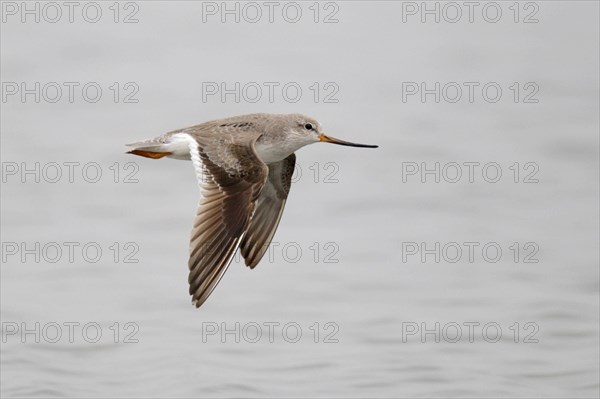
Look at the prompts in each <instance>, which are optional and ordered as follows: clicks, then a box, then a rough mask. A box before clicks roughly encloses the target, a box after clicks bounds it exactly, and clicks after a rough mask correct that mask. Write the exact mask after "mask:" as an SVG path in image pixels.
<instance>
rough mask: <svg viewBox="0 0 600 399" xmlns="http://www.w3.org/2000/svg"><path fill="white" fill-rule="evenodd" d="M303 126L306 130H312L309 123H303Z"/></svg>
mask: <svg viewBox="0 0 600 399" xmlns="http://www.w3.org/2000/svg"><path fill="white" fill-rule="evenodd" d="M304 128H305V129H306V130H312V128H313V125H311V124H310V123H307V124H306V125H304Z"/></svg>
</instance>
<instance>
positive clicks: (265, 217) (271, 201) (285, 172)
mask: <svg viewBox="0 0 600 399" xmlns="http://www.w3.org/2000/svg"><path fill="white" fill-rule="evenodd" d="M295 164H296V155H294V154H292V155H290V156H289V157H287V158H285V159H284V160H282V161H279V162H274V163H270V164H269V178H268V179H267V183H266V184H265V186H264V188H263V190H262V192H261V193H260V196H259V197H258V199H257V200H256V207H255V210H254V214H253V215H252V219H251V221H250V226H249V227H248V231H247V232H246V234H245V235H244V238H243V239H242V243H241V245H240V250H241V252H242V255H243V256H244V260H245V261H246V265H247V266H249V267H250V268H252V269H253V268H254V267H255V266H256V265H257V264H258V262H260V260H261V258H262V257H263V255H264V254H265V252H266V250H267V248H268V246H269V244H270V243H271V239H272V238H273V235H274V234H275V230H277V225H278V224H279V220H280V219H281V214H282V213H283V207H284V206H285V201H286V199H287V196H288V193H289V192H290V186H291V184H292V174H293V173H294V165H295Z"/></svg>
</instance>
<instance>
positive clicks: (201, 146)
mask: <svg viewBox="0 0 600 399" xmlns="http://www.w3.org/2000/svg"><path fill="white" fill-rule="evenodd" d="M184 134H185V133H184ZM188 136H189V146H190V156H191V159H192V162H193V164H194V169H195V170H196V176H197V177H198V183H199V185H200V192H201V194H202V197H201V199H200V203H199V205H198V210H197V211H196V218H195V220H194V226H193V228H192V235H191V240H190V258H189V263H188V265H189V269H190V274H189V278H188V282H189V284H190V295H192V302H193V303H194V304H195V305H196V307H200V305H202V304H203V303H204V301H206V299H207V298H208V296H209V295H210V294H211V292H212V291H213V289H214V288H215V286H216V285H217V284H218V282H219V280H220V279H221V277H222V276H223V273H225V270H227V267H228V266H229V263H230V262H231V260H232V259H233V256H234V254H235V251H236V249H237V248H238V246H239V243H240V238H241V237H242V235H243V234H244V232H245V231H246V229H247V228H248V225H249V222H250V217H251V215H252V213H253V210H254V203H255V201H256V199H257V198H258V196H259V194H260V191H261V189H262V187H263V186H264V184H265V181H266V179H267V175H268V171H269V169H268V167H267V165H266V164H265V163H263V162H262V161H261V160H260V159H259V158H258V155H257V154H256V151H255V150H254V143H255V141H256V139H257V138H258V137H259V136H260V134H254V135H253V134H248V135H246V136H244V138H243V139H242V140H241V141H240V138H239V136H238V137H236V140H234V137H233V136H232V135H231V134H227V133H223V134H219V135H218V136H215V135H211V136H203V135H197V134H188ZM246 137H247V138H246Z"/></svg>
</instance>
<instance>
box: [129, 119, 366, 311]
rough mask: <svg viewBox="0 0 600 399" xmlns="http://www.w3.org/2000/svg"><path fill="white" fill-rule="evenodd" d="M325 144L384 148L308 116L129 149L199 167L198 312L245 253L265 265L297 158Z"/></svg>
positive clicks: (180, 134) (193, 268)
mask: <svg viewBox="0 0 600 399" xmlns="http://www.w3.org/2000/svg"><path fill="white" fill-rule="evenodd" d="M317 142H326V143H333V144H340V145H345V146H351V147H365V148H377V146H376V145H367V144H356V143H350V142H347V141H343V140H339V139H336V138H333V137H330V136H327V135H325V134H324V133H323V132H322V131H321V125H320V124H319V123H318V122H317V121H316V120H315V119H313V118H310V117H307V116H304V115H300V114H288V115H276V114H250V115H243V116H235V117H231V118H226V119H220V120H215V121H210V122H206V123H202V124H200V125H196V126H191V127H188V128H184V129H178V130H175V131H172V132H168V133H165V134H164V135H162V136H159V137H156V138H153V139H149V140H145V141H140V142H136V143H132V144H128V146H129V147H132V148H133V149H132V150H131V151H129V152H128V153H129V154H135V155H139V156H142V157H146V158H152V159H159V158H163V157H169V158H175V159H183V160H190V159H191V161H192V164H193V166H194V170H195V172H196V177H197V180H198V184H199V186H200V195H201V198H200V202H199V205H198V209H197V211H196V217H195V219H194V225H193V228H192V234H191V239H190V256H189V261H188V266H189V270H190V273H189V277H188V282H189V285H190V289H189V292H190V295H191V296H192V303H193V304H195V305H196V307H200V306H201V305H202V304H203V303H204V302H205V301H206V299H207V298H208V296H209V295H210V294H211V293H212V291H213V290H214V288H215V287H216V285H217V284H218V283H219V280H220V279H221V277H222V276H223V274H224V273H225V270H227V267H228V266H229V263H230V262H231V260H232V259H233V257H234V255H235V252H236V250H237V249H238V248H240V251H241V254H242V256H243V257H244V261H245V263H246V265H247V266H249V267H250V268H252V269H253V268H254V267H255V266H256V265H257V264H258V263H259V262H260V260H261V258H262V257H263V255H264V254H265V252H266V250H267V248H268V246H269V244H270V242H271V239H272V238H273V235H274V234H275V230H276V229H277V225H278V224H279V220H280V219H281V214H282V212H283V207H284V205H285V202H286V199H287V196H288V193H289V191H290V185H291V179H292V174H293V172H294V165H295V163H296V155H295V154H294V152H295V151H297V150H299V149H300V148H302V147H304V146H305V145H308V144H312V143H317Z"/></svg>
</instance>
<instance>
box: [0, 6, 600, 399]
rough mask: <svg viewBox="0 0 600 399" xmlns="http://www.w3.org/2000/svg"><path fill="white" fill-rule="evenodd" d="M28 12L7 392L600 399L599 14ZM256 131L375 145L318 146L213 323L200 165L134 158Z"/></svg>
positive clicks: (9, 139)
mask: <svg viewBox="0 0 600 399" xmlns="http://www.w3.org/2000/svg"><path fill="white" fill-rule="evenodd" d="M7 3H10V4H11V6H10V7H8V6H7ZM21 4H25V3H21V2H3V3H2V7H3V18H4V19H5V20H3V23H2V25H1V36H2V38H1V55H2V60H1V68H2V69H1V75H2V76H1V80H2V82H3V88H2V89H3V91H2V95H3V99H2V104H1V106H2V110H1V111H2V115H1V141H0V142H1V157H2V179H3V180H2V192H1V200H2V201H1V211H2V213H1V216H2V227H1V232H2V265H1V274H0V280H1V296H0V299H1V305H0V310H1V321H2V344H1V345H2V347H1V373H0V377H1V390H0V392H1V394H2V397H5V398H9V397H232V396H235V397H598V395H599V389H600V388H599V387H600V385H599V380H598V378H599V377H598V375H599V364H598V362H599V341H598V325H599V256H598V241H599V234H598V223H599V222H598V220H599V212H598V200H599V194H598V185H599V163H598V160H599V148H598V145H599V140H598V137H599V118H598V116H599V80H598V70H599V61H598V60H599V48H600V46H599V43H598V42H599V23H598V18H599V5H598V2H596V1H575V2H566V1H538V2H529V3H527V2H520V3H516V4H517V5H516V6H515V5H514V4H513V2H497V3H494V4H496V6H494V5H492V6H489V5H488V3H487V2H481V3H477V4H478V6H477V7H476V8H474V11H473V15H472V17H473V21H472V22H471V21H469V10H468V8H467V7H465V6H464V5H461V4H462V3H454V4H458V5H459V6H458V7H459V9H458V10H459V11H460V12H461V14H460V15H461V17H460V19H459V20H457V21H456V22H452V21H454V19H455V18H458V17H456V15H457V14H455V11H456V10H455V9H451V8H447V7H446V6H445V3H441V2H427V3H426V4H427V6H428V7H430V9H433V10H435V9H436V8H435V7H438V10H439V17H440V19H439V22H436V21H435V15H433V16H431V15H429V16H428V14H427V13H423V9H421V7H422V4H425V3H421V2H392V1H379V2H367V1H339V2H329V3H327V2H322V3H316V4H315V3H314V2H298V3H295V4H297V7H299V8H300V10H301V12H302V14H301V18H300V19H299V21H298V22H295V23H294V22H291V21H292V20H295V18H296V17H295V16H294V15H295V14H293V12H295V10H296V9H295V8H294V9H290V8H289V7H296V6H289V5H288V3H276V5H277V7H276V8H274V9H273V10H274V11H273V22H269V20H268V18H269V15H268V11H269V9H268V8H267V6H265V5H264V4H263V3H262V2H258V3H253V4H254V5H252V6H250V7H254V8H248V6H247V5H246V4H245V3H237V6H236V3H235V2H228V3H227V5H224V4H223V3H221V2H212V3H211V2H209V3H206V2H205V3H201V2H192V1H179V2H178V1H175V2H167V1H137V2H129V3H119V4H118V7H117V9H118V11H119V13H118V15H117V14H115V6H114V5H113V2H98V3H96V4H97V5H98V7H99V8H100V10H101V12H102V15H101V18H100V20H99V21H98V22H96V23H92V22H89V21H88V20H90V19H93V18H91V17H89V15H87V14H86V15H87V16H86V18H87V19H88V20H86V19H85V18H83V16H82V13H81V12H82V10H83V8H84V6H85V5H86V4H87V3H79V6H78V7H77V8H75V11H74V14H73V18H74V20H73V22H69V20H68V13H67V11H68V10H67V8H66V7H65V6H64V5H61V4H62V3H58V4H59V7H61V10H62V19H60V20H59V21H58V22H56V23H52V22H49V21H48V19H52V18H53V16H54V15H55V14H54V11H55V10H52V9H45V11H44V9H43V8H42V6H43V3H37V2H28V3H27V4H28V5H29V6H30V7H31V9H34V10H35V8H34V7H35V4H38V6H39V7H40V13H43V12H45V13H46V14H40V15H41V17H40V21H39V22H36V21H35V20H34V19H33V17H32V16H28V17H27V15H25V16H26V17H27V18H25V21H24V22H23V21H22V19H21V17H22V15H21V12H22V10H21V9H20V8H19V7H21ZM436 4H437V5H436ZM226 6H228V7H230V8H229V9H230V10H233V11H232V12H233V13H235V12H236V10H238V11H239V14H238V16H239V22H236V21H235V14H231V15H228V14H226V13H225V14H223V9H221V7H226ZM7 7H8V8H7ZM15 7H16V8H15ZM111 7H113V8H111ZM235 7H238V8H235ZM244 7H246V8H244ZM285 7H287V8H285ZM490 7H491V8H490ZM496 7H499V9H500V11H501V15H500V17H499V20H498V21H496V22H490V21H493V20H495V18H496V17H495V16H494V15H495V14H494V12H495V11H496ZM511 7H512V8H511ZM515 7H516V8H515ZM284 8H285V10H286V11H285V12H288V13H289V14H282V12H283V11H282V10H283V9H284ZM484 8H485V10H486V11H485V12H486V13H487V14H485V15H484V14H482V12H483V10H484ZM256 9H258V10H260V12H261V14H260V15H261V16H260V18H259V17H258V14H255V12H256ZM15 10H16V11H15ZM86 10H87V9H86ZM316 10H318V11H319V13H318V15H317V14H316ZM88 11H89V12H90V13H91V12H92V11H93V10H91V9H90V10H87V11H86V12H88ZM517 11H519V12H518V13H517ZM34 12H35V11H34ZM434 12H435V11H434ZM90 15H91V14H90ZM284 16H285V18H284ZM484 17H485V18H484ZM115 18H116V19H117V21H118V22H115ZM126 18H127V19H128V21H129V22H132V23H124V19H126ZM222 18H224V19H225V21H224V22H222V20H221V19H222ZM257 18H258V19H257ZM422 18H424V22H423V21H422ZM315 19H317V22H315ZM515 19H516V21H517V22H515ZM135 20H137V22H135ZM325 20H327V22H328V23H325ZM525 21H527V23H525ZM36 82H39V83H40V86H39V90H37V95H39V97H40V98H39V102H36V99H35V96H36V89H35V87H36V86H35V83H36ZM52 82H55V83H56V85H58V86H60V87H61V88H62V97H61V98H60V99H58V100H57V101H56V102H52V101H54V100H55V99H56V98H57V94H56V85H55V84H50V85H48V84H49V83H52ZM65 82H74V83H73V84H72V87H73V99H72V100H73V101H72V102H71V101H70V100H69V98H68V94H69V92H68V87H69V86H68V85H65ZM223 82H224V83H225V89H226V90H230V92H229V93H230V94H226V95H225V97H224V99H221V91H220V90H221V89H222V86H221V83H223ZM236 82H239V85H240V86H239V87H240V88H239V91H237V93H236V90H235V87H236V86H235V84H236ZM436 82H438V83H439V89H438V90H437V91H436ZM22 83H24V84H25V86H24V89H25V90H27V89H30V94H25V95H24V97H21V95H22V94H23V93H22V89H23V86H22ZM89 83H93V84H91V85H89V86H86V90H89V92H85V93H84V90H83V87H84V86H85V85H86V84H89ZM115 83H116V86H115ZM315 83H316V86H315ZM421 83H424V84H425V86H421ZM68 84H70V83H68ZM75 84H77V85H75ZM515 84H516V86H515ZM269 85H271V86H269ZM286 85H287V86H286ZM484 86H485V87H486V90H487V91H486V92H485V93H484V92H483V87H484ZM97 87H100V88H101V89H102V95H101V97H100V98H99V99H98V101H97V102H93V100H94V101H95V98H96V97H94V96H95V94H94V90H95V88H97ZM257 87H259V88H260V90H261V92H260V93H261V97H260V98H258V97H257V93H258V92H257ZM269 87H273V92H272V93H271V94H272V97H273V98H271V99H269V89H268V88H269ZM284 87H286V89H285V90H289V91H284V90H283V88H284ZM298 87H300V89H301V90H302V92H301V95H297V93H296V92H295V91H294V90H297V88H298ZM457 87H458V88H459V89H460V90H461V92H460V93H461V97H460V98H457V95H458V93H459V92H458V91H457ZM469 87H472V88H473V93H472V94H473V98H472V101H470V99H469ZM498 87H499V88H500V89H501V96H500V97H499V98H498V97H497V94H498V93H497V88H498ZM44 88H45V89H44ZM215 88H216V89H215ZM317 88H318V92H317ZM117 89H118V90H117ZM421 89H425V90H429V92H426V93H425V95H424V98H421V94H422V92H421V91H420V90H421ZM15 90H17V91H16V92H15ZM31 90H33V91H31ZM53 90H54V91H53ZM210 90H213V91H210ZM214 90H219V92H218V93H216V94H214V93H213V92H214ZM414 90H419V92H418V93H416V94H411V93H413V92H414ZM15 93H16V94H15ZM31 93H33V94H31ZM232 93H233V94H232ZM427 93H429V94H427ZM236 94H237V95H238V97H239V98H237V99H236ZM436 95H438V96H439V102H436V98H435V97H436ZM315 96H317V97H315ZM133 100H137V102H131V101H133ZM296 100H297V101H296ZM455 100H456V101H455ZM294 101H296V102H294ZM453 101H455V102H453ZM253 112H270V113H291V112H299V113H304V114H307V115H310V116H313V117H315V118H317V119H318V120H319V121H320V123H321V124H322V125H323V126H324V129H325V130H326V132H327V133H328V134H330V135H332V136H334V137H339V138H341V139H345V140H350V141H356V142H362V143H369V144H378V145H379V146H380V147H379V148H378V149H376V150H371V149H358V148H349V147H341V146H334V145H329V144H315V145H313V146H309V147H307V148H303V149H301V150H300V151H299V152H298V153H297V157H298V164H299V168H298V170H297V173H296V177H295V182H294V184H293V186H292V189H291V193H290V197H289V200H288V202H287V205H286V209H285V212H284V215H283V218H282V222H281V225H280V227H279V229H278V231H277V234H276V235H275V238H274V241H275V243H274V244H273V246H272V250H271V251H270V252H269V254H268V255H267V256H266V257H265V258H264V259H263V261H262V262H261V264H260V265H258V266H257V267H256V269H254V270H250V269H248V268H246V267H245V266H244V264H243V261H242V260H240V259H239V257H238V258H237V259H236V260H234V262H233V263H232V264H231V266H230V268H229V270H228V271H227V273H226V274H225V276H224V277H223V279H222V280H221V282H220V284H219V286H218V287H217V289H216V290H215V291H214V292H213V294H212V295H211V297H210V298H209V300H208V301H207V302H206V303H205V304H204V305H203V306H202V307H201V308H200V309H195V308H194V307H193V306H192V305H191V304H190V297H189V295H188V293H187V289H188V284H187V272H188V271H187V255H188V240H189V232H190V229H191V223H192V217H193V214H194V212H195V207H196V203H197V198H198V187H197V184H196V180H195V176H194V173H193V170H192V167H191V164H190V163H189V162H184V161H177V160H171V159H161V160H151V159H145V158H139V157H134V156H132V155H127V154H125V151H126V148H125V146H124V144H126V143H129V142H134V141H138V140H142V139H146V138H150V137H154V136H158V135H160V134H162V133H164V132H166V131H169V130H173V129H176V128H181V127H185V126H190V125H193V124H196V123H200V122H203V121H207V120H211V119H217V118H221V117H226V116H231V115H238V114H244V113H253ZM436 163H437V165H438V166H437V168H438V172H437V173H439V176H438V178H439V182H436V175H435V173H436V172H435V170H436V169H435V168H436ZM469 165H471V166H469ZM470 167H472V168H473V174H472V176H469V170H470V169H469V168H470ZM36 168H37V170H36ZM427 170H429V171H431V170H433V172H427ZM28 171H29V172H28ZM423 171H425V173H424V174H423ZM498 171H499V172H500V173H501V175H500V176H497V173H498ZM69 172H72V174H71V175H70V174H69ZM98 172H99V173H101V175H100V176H97V173H98ZM457 173H460V176H459V175H457ZM470 177H472V179H471V180H472V181H470ZM36 179H37V180H39V182H36ZM496 180H497V181H496ZM492 181H496V182H492ZM115 243H116V244H115ZM465 243H467V244H465ZM515 243H516V244H515ZM36 245H38V247H37V249H36ZM436 245H438V247H436ZM70 248H71V249H72V253H69V252H70V250H69V249H70ZM436 248H437V249H436ZM470 248H471V249H472V253H470V250H469V249H470ZM484 248H485V250H484ZM498 249H499V250H500V251H501V252H498ZM98 250H99V251H101V252H100V253H97V251H98ZM459 250H460V252H458V251H459ZM471 255H472V258H470V256H471ZM436 257H437V258H438V259H436ZM36 323H37V324H36ZM71 333H72V334H71ZM98 333H101V336H98ZM57 334H59V335H57ZM55 341H56V342H55Z"/></svg>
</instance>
